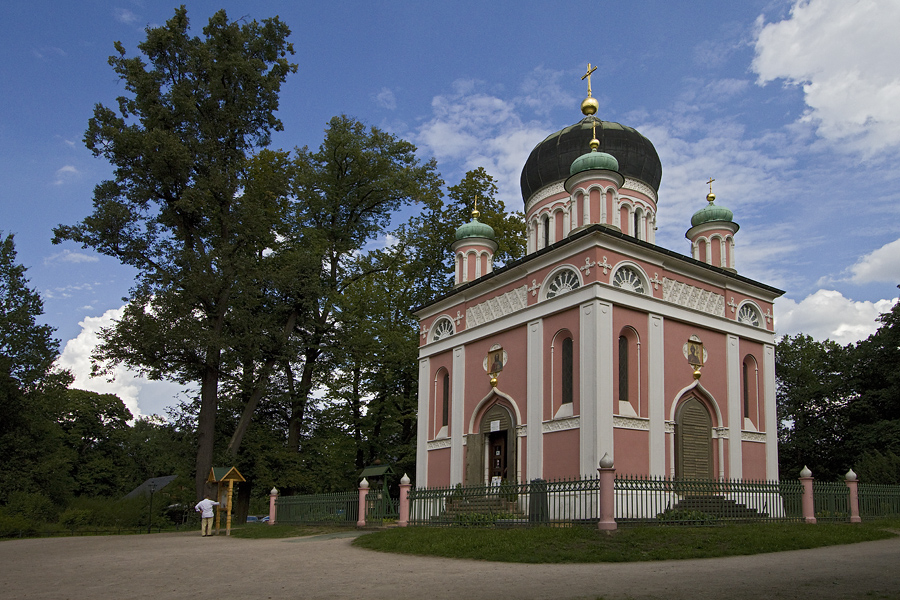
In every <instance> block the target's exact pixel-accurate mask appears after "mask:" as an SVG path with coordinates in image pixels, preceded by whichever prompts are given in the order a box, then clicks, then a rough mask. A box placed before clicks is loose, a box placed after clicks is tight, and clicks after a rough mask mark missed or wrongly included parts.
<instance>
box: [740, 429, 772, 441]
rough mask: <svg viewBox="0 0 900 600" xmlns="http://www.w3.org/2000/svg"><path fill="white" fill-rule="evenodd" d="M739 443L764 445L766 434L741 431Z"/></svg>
mask: <svg viewBox="0 0 900 600" xmlns="http://www.w3.org/2000/svg"><path fill="white" fill-rule="evenodd" d="M741 441H744V442H762V443H766V434H765V433H759V432H757V431H742V432H741Z"/></svg>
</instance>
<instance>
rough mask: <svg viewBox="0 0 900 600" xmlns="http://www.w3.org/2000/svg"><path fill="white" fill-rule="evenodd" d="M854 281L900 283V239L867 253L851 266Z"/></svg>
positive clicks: (851, 278) (851, 279)
mask: <svg viewBox="0 0 900 600" xmlns="http://www.w3.org/2000/svg"><path fill="white" fill-rule="evenodd" d="M850 271H851V272H852V273H853V275H852V276H851V277H850V281H852V282H853V283H871V282H875V281H886V282H888V283H895V284H896V283H900V239H898V240H894V241H893V242H891V243H889V244H885V245H884V246H882V247H881V248H879V249H878V250H875V251H874V252H871V253H869V254H866V255H865V256H863V257H862V258H860V259H859V261H857V263H856V264H855V265H853V266H852V267H850Z"/></svg>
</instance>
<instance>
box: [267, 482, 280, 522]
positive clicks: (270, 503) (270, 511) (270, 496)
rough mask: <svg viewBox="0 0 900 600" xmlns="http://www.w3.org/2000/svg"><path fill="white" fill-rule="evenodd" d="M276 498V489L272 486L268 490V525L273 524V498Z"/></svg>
mask: <svg viewBox="0 0 900 600" xmlns="http://www.w3.org/2000/svg"><path fill="white" fill-rule="evenodd" d="M277 499H278V489H277V488H274V487H273V488H272V491H270V492H269V525H274V524H275V500H277Z"/></svg>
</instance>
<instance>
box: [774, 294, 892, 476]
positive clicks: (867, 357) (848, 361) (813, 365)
mask: <svg viewBox="0 0 900 600" xmlns="http://www.w3.org/2000/svg"><path fill="white" fill-rule="evenodd" d="M879 321H880V322H881V326H880V327H879V328H878V331H876V332H875V333H874V334H872V335H870V336H869V337H868V338H867V339H865V340H862V341H860V342H858V343H856V344H850V345H847V346H840V345H838V344H836V343H834V342H832V341H829V340H826V341H824V342H817V341H815V340H813V339H812V338H811V337H809V336H807V335H796V336H793V337H791V336H786V337H784V338H782V339H781V341H780V342H779V343H778V346H777V347H776V349H775V357H776V359H775V360H776V376H777V401H778V422H779V431H778V435H779V460H780V471H781V476H782V477H783V478H786V477H792V476H796V474H797V473H799V472H800V470H801V469H802V468H803V466H804V465H806V466H808V467H809V468H810V470H811V471H812V472H813V475H814V476H815V477H817V478H820V479H835V478H838V477H840V476H843V475H844V474H845V473H846V472H847V471H848V470H849V469H851V468H852V469H853V470H854V471H855V472H856V473H857V475H859V478H860V481H864V482H867V483H893V484H898V483H900V369H898V367H897V365H900V303H898V304H895V305H894V306H893V308H892V309H891V310H890V312H887V313H885V314H883V315H881V317H880V318H879Z"/></svg>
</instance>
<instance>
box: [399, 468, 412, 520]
mask: <svg viewBox="0 0 900 600" xmlns="http://www.w3.org/2000/svg"><path fill="white" fill-rule="evenodd" d="M411 487H412V486H411V485H410V483H409V475H407V474H406V473H404V474H403V477H402V478H401V479H400V520H399V521H397V525H398V526H400V527H406V526H407V525H409V488H411Z"/></svg>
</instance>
